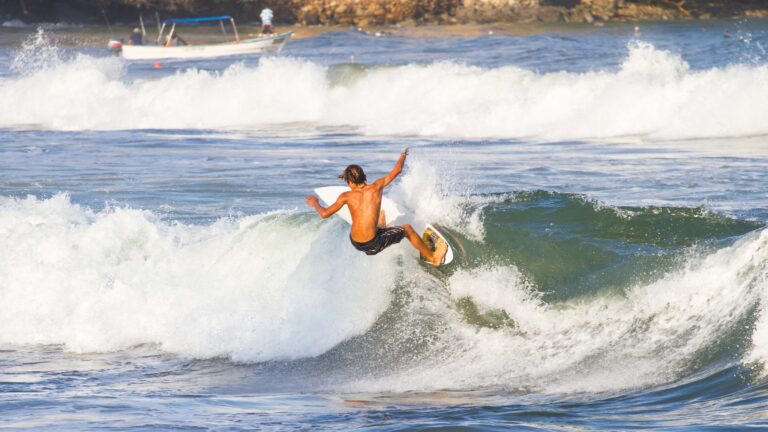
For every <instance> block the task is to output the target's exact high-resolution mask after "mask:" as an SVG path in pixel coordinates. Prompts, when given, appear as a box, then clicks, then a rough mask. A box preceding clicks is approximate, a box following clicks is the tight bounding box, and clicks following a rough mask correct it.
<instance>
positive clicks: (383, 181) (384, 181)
mask: <svg viewBox="0 0 768 432" xmlns="http://www.w3.org/2000/svg"><path fill="white" fill-rule="evenodd" d="M407 157H408V149H407V148H406V149H405V150H403V152H402V153H400V159H398V160H397V163H396V164H395V167H394V168H392V171H390V172H389V174H387V176H386V177H382V178H380V179H378V180H376V181H375V183H376V184H378V185H379V186H380V187H384V186H387V185H389V184H390V183H392V181H393V180H394V179H396V178H397V176H399V175H400V173H401V172H403V165H405V158H407Z"/></svg>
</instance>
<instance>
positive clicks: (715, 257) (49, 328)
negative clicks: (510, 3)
mask: <svg viewBox="0 0 768 432" xmlns="http://www.w3.org/2000/svg"><path fill="white" fill-rule="evenodd" d="M632 27H633V26H632V25H608V26H606V27H603V28H591V27H561V28H554V29H551V32H549V33H547V32H545V33H544V34H536V35H529V36H520V35H505V34H498V33H497V34H493V35H487V36H482V37H453V36H452V37H403V36H397V35H386V34H385V35H382V36H376V35H367V34H363V33H360V32H354V31H342V32H336V33H328V34H324V35H320V36H316V37H312V38H307V39H301V40H295V41H291V42H289V44H288V45H287V46H286V49H285V51H284V52H283V53H282V54H281V55H280V56H272V57H265V58H258V57H254V58H249V59H246V60H244V61H232V60H216V61H206V62H200V63H187V62H171V63H164V64H162V67H160V68H155V67H154V65H153V64H152V63H133V64H129V63H125V62H122V61H121V60H119V59H116V58H113V57H110V56H108V55H107V54H106V53H105V52H103V51H102V50H100V49H96V48H68V47H60V46H56V45H55V44H54V43H52V42H51V40H50V38H51V37H52V35H54V36H55V35H56V34H57V33H56V32H68V34H70V35H72V34H75V35H77V34H78V32H80V33H82V34H87V33H88V32H89V31H91V30H89V29H86V28H75V29H63V28H53V29H47V30H44V31H43V32H37V33H36V32H35V31H34V29H17V28H10V29H9V28H3V29H0V35H1V36H2V37H0V41H2V43H1V44H0V45H2V47H0V143H2V144H0V250H2V253H1V254H0V322H2V325H0V344H1V345H0V346H1V347H2V351H0V425H2V426H4V427H17V428H29V429H40V428H44V427H48V428H57V429H77V430H83V429H95V430H104V429H110V428H115V429H127V428H136V429H146V430H157V429H170V428H178V427H180V428H184V429H193V428H202V429H206V428H210V429H217V430H227V429H243V428H259V429H264V430H292V429H302V428H310V427H316V428H320V429H344V430H346V429H355V428H368V429H375V430H420V429H427V428H435V429H438V428H441V427H453V428H456V427H465V428H467V429H472V430H507V429H509V428H517V429H524V430H574V429H575V430H581V429H606V430H617V429H620V430H628V429H642V428H662V429H665V430H695V431H699V430H703V429H704V428H705V427H706V428H711V429H723V430H732V429H738V428H748V427H757V428H765V427H768V411H766V408H765V406H766V402H767V399H768V378H766V369H765V362H766V361H768V279H767V278H768V264H766V260H767V259H768V231H765V229H764V227H765V223H766V221H768V204H766V202H768V193H766V188H765V185H766V184H768V169H766V168H768V114H766V113H768V66H767V64H768V62H767V61H768V57H767V56H766V52H765V47H766V45H768V33H767V32H766V29H767V27H766V21H712V22H703V23H697V22H691V23H682V24H673V23H670V24H649V25H642V26H641V29H640V30H641V31H640V34H638V35H635V34H633V33H634V32H633V29H632ZM351 57H354V61H355V63H350V60H351ZM403 147H410V148H411V154H412V156H411V157H410V158H409V160H408V163H407V168H406V172H405V174H404V175H403V177H402V178H401V179H400V180H398V181H397V182H395V184H394V185H393V187H392V188H391V190H390V192H389V196H390V197H392V198H393V199H395V200H396V201H398V202H399V203H400V205H401V206H402V207H403V208H404V209H406V210H407V211H408V216H407V218H406V219H405V220H403V222H406V221H407V222H415V223H417V224H418V223H424V222H433V223H438V224H441V225H442V226H444V227H446V229H447V231H448V233H449V234H450V235H451V237H452V238H453V239H454V241H455V243H456V244H457V245H458V247H457V251H458V257H457V260H456V263H455V264H453V265H451V266H450V267H448V268H445V269H444V270H442V271H436V270H433V269H430V268H428V267H427V266H425V265H423V264H421V263H419V262H418V260H417V259H416V256H415V253H414V252H413V251H412V250H410V249H409V248H408V247H407V246H406V245H405V244H403V245H400V246H397V247H393V248H391V249H389V250H387V251H386V252H385V253H382V254H380V255H378V256H376V257H374V258H371V257H366V256H364V255H361V254H359V253H358V252H356V251H355V250H354V249H352V248H351V246H350V245H349V244H348V240H347V234H346V229H347V227H346V226H345V225H344V223H343V222H341V221H340V220H338V219H329V220H325V221H323V220H320V219H319V218H317V217H316V216H315V215H314V214H313V213H312V211H311V210H310V209H309V208H308V207H306V206H305V205H304V203H303V198H304V196H305V195H306V194H307V193H309V192H310V191H311V190H312V189H313V188H315V187H319V186H324V185H329V184H335V183H336V182H337V181H338V180H337V179H336V174H338V172H339V171H340V170H341V169H343V167H344V166H346V165H347V164H349V163H353V162H354V163H360V164H361V165H363V166H364V167H366V168H367V170H368V171H369V175H372V176H376V175H383V174H384V173H386V172H387V171H388V170H389V169H390V168H391V165H392V164H393V163H394V161H395V160H396V158H397V155H398V154H399V152H400V150H401V149H402V148H403Z"/></svg>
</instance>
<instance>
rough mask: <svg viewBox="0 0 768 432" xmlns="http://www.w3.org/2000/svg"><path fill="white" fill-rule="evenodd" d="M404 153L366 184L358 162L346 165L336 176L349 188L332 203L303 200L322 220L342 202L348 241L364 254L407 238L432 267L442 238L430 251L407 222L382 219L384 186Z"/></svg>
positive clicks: (439, 258)
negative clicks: (349, 225)
mask: <svg viewBox="0 0 768 432" xmlns="http://www.w3.org/2000/svg"><path fill="white" fill-rule="evenodd" d="M407 156H408V149H405V150H403V152H402V153H401V154H400V159H399V160H398V161H397V163H396V164H395V167H394V168H393V169H392V171H390V173H389V174H387V175H386V176H385V177H382V178H380V179H378V180H376V181H375V182H373V183H371V184H368V183H367V180H368V179H367V178H366V176H365V172H364V171H363V169H362V168H361V167H360V166H359V165H350V166H348V167H347V168H346V169H345V170H344V172H343V173H341V175H340V176H339V178H340V179H343V180H344V181H345V182H346V183H347V185H348V186H349V188H350V189H352V190H350V191H347V192H344V193H342V194H341V195H339V198H338V199H337V200H336V202H335V203H333V204H331V205H330V206H328V207H327V208H325V207H323V206H321V205H320V203H319V202H318V200H317V197H316V196H314V195H309V196H307V198H306V202H307V204H309V205H310V206H312V208H314V209H315V210H316V211H317V213H318V214H319V215H320V217H322V218H323V219H325V218H327V217H330V216H332V215H333V214H334V213H336V212H337V211H339V210H340V209H341V208H342V207H343V206H344V205H345V204H346V205H347V207H349V212H350V214H351V215H352V228H351V230H350V232H349V240H350V241H351V242H352V246H354V247H355V249H357V250H359V251H361V252H364V253H365V254H366V255H376V254H377V253H379V252H381V251H383V250H384V249H386V248H387V247H389V246H392V245H393V244H396V243H400V241H401V240H402V239H403V238H404V237H408V241H410V242H411V244H412V245H413V247H415V248H416V249H417V250H418V251H419V253H421V255H422V256H424V257H425V258H426V260H427V261H429V262H430V263H431V264H432V265H434V266H439V265H440V264H442V262H443V259H444V257H445V254H446V252H447V251H448V244H447V243H446V242H445V241H444V240H443V239H438V241H437V242H436V243H435V250H434V251H433V250H431V249H430V248H429V246H428V245H427V244H426V243H425V242H424V241H423V240H422V239H421V237H419V234H417V233H416V231H415V230H414V229H413V227H412V226H410V225H409V224H405V225H402V226H393V227H387V226H386V225H385V222H384V221H385V218H384V216H385V215H384V212H383V211H382V210H381V196H382V193H383V192H384V188H385V187H386V186H387V185H389V184H390V183H392V181H393V180H394V179H395V178H397V176H398V175H400V173H401V172H403V165H404V164H405V158H406V157H407Z"/></svg>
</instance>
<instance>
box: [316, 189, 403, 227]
mask: <svg viewBox="0 0 768 432" xmlns="http://www.w3.org/2000/svg"><path fill="white" fill-rule="evenodd" d="M349 190H350V189H349V188H348V187H347V186H325V187H321V188H317V189H315V193H316V194H317V196H318V197H320V200H322V201H323V204H325V207H328V206H329V205H331V204H333V203H335V202H336V199H338V198H339V195H341V194H343V193H344V192H347V191H349ZM381 209H382V210H384V222H385V223H386V224H387V225H390V224H392V222H394V221H395V219H397V218H399V217H400V216H402V215H403V212H401V211H400V209H399V208H397V204H395V202H394V201H392V200H391V199H389V198H387V197H382V198H381ZM336 215H337V216H339V217H340V218H342V219H344V221H345V222H346V223H348V224H350V225H351V224H352V215H351V214H350V213H349V209H348V208H347V206H344V207H342V208H341V210H339V211H337V212H336Z"/></svg>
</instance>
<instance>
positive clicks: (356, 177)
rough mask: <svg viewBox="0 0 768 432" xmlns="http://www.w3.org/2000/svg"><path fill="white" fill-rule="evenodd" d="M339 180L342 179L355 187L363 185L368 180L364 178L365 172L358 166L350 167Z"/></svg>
mask: <svg viewBox="0 0 768 432" xmlns="http://www.w3.org/2000/svg"><path fill="white" fill-rule="evenodd" d="M339 178H340V179H344V181H345V182H347V183H353V184H356V185H359V184H363V183H365V182H366V181H367V180H368V178H367V177H366V176H365V172H364V171H363V169H362V168H361V167H360V165H350V166H348V167H347V168H346V169H345V170H344V172H343V173H341V175H340V176H339Z"/></svg>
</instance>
